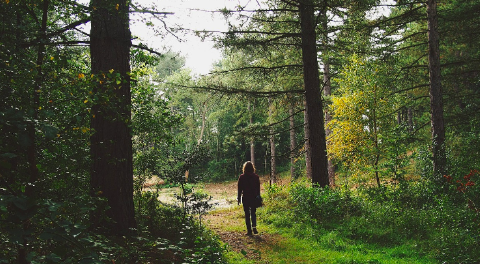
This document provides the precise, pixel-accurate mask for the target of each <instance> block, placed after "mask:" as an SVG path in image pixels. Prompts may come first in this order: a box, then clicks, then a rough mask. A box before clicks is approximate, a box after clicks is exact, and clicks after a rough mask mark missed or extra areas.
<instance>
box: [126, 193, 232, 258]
mask: <svg viewBox="0 0 480 264" xmlns="http://www.w3.org/2000/svg"><path fill="white" fill-rule="evenodd" d="M135 203H136V204H137V206H136V216H137V224H138V226H139V232H141V233H142V234H143V236H144V238H145V239H146V242H144V246H147V245H148V246H149V247H146V248H145V249H146V251H145V250H144V251H143V252H146V253H147V254H146V258H145V260H149V261H154V262H155V263H171V262H175V263H178V262H180V263H183V262H187V263H224V259H223V253H224V251H225V249H224V248H223V247H222V246H221V245H220V242H219V240H218V238H217V237H216V236H214V235H213V233H211V231H209V230H207V229H206V228H205V227H204V226H202V225H201V224H200V223H199V222H198V221H196V220H195V218H193V217H190V216H188V217H185V214H184V209H182V208H180V207H176V206H170V205H164V204H162V203H161V202H159V200H158V194H156V193H153V192H144V193H142V194H141V195H137V196H135Z"/></svg>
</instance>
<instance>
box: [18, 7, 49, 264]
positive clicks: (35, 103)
mask: <svg viewBox="0 0 480 264" xmlns="http://www.w3.org/2000/svg"><path fill="white" fill-rule="evenodd" d="M49 5H50V2H49V1H48V0H44V1H43V3H42V7H41V8H42V20H41V25H40V28H39V31H38V36H39V37H38V38H39V39H38V40H39V41H38V42H39V44H38V49H37V58H36V65H35V66H36V71H37V72H36V76H35V83H34V86H33V91H32V109H33V116H32V117H31V120H30V122H29V123H28V125H27V134H28V138H29V141H30V142H29V143H30V145H29V146H28V147H27V160H28V167H29V174H30V175H29V179H28V184H27V185H26V187H25V195H26V196H28V197H29V198H30V199H32V200H33V199H35V197H36V196H37V193H36V191H35V186H36V185H37V181H38V180H39V171H38V167H37V138H36V132H35V131H36V126H35V123H36V122H37V120H38V119H39V112H38V111H39V107H40V93H41V92H42V89H43V82H44V76H43V61H44V58H45V44H46V41H47V38H46V34H47V20H48V8H49ZM30 226H31V222H30V220H28V221H23V224H22V228H23V232H24V233H27V232H28V231H27V230H29V229H30V228H31V227H30ZM28 247H29V246H28V241H27V239H25V237H23V244H22V245H21V246H20V247H19V249H18V254H17V262H18V263H22V264H23V263H29V262H28V261H27V253H28Z"/></svg>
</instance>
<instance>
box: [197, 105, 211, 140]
mask: <svg viewBox="0 0 480 264" xmlns="http://www.w3.org/2000/svg"><path fill="white" fill-rule="evenodd" d="M207 110H208V109H207V102H204V103H203V109H202V127H201V129H200V136H199V137H198V140H197V146H198V145H200V143H202V138H203V134H204V133H205V122H206V118H207Z"/></svg>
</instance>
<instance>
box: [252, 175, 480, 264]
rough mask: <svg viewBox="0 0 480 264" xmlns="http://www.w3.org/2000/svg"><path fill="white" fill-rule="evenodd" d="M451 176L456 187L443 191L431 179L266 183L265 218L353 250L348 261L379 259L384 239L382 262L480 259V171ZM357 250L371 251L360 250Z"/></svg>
mask: <svg viewBox="0 0 480 264" xmlns="http://www.w3.org/2000/svg"><path fill="white" fill-rule="evenodd" d="M448 179H449V181H450V182H451V191H449V192H448V193H439V192H438V188H437V187H436V186H433V185H432V184H431V183H429V182H428V181H404V182H403V183H402V184H399V185H392V186H383V187H381V188H378V187H375V188H372V187H364V188H360V189H357V190H342V189H333V190H332V189H322V188H317V187H309V186H307V185H306V184H305V183H303V182H300V183H294V184H292V185H291V186H275V185H272V186H270V187H267V186H266V193H267V196H266V200H265V204H266V208H264V209H263V210H262V211H261V212H260V214H261V216H260V219H262V221H264V222H265V223H267V224H271V225H273V226H274V227H275V228H278V229H279V230H281V231H280V232H285V233H287V234H291V235H294V236H295V237H298V238H301V239H306V240H310V241H314V242H315V243H319V244H320V245H323V246H324V247H325V248H328V249H330V250H332V251H335V252H337V251H338V252H342V254H345V252H349V254H351V255H350V259H351V260H350V262H347V263H356V262H359V263H366V261H367V260H370V261H372V260H374V259H375V256H374V255H373V254H372V253H373V251H374V250H373V248H377V249H378V248H379V247H380V248H381V251H382V252H383V253H385V252H389V253H388V256H389V258H390V259H389V260H383V261H380V262H381V263H388V261H393V263H395V262H396V261H406V262H407V263H423V262H427V263H429V262H433V261H432V260H433V259H436V260H437V261H440V262H445V263H476V262H478V261H479V260H480V255H479V254H478V251H476V250H475V247H476V245H477V244H478V243H479V242H480V241H479V239H480V229H479V228H478V226H479V222H478V207H476V204H477V202H478V199H479V197H478V190H477V189H478V186H477V185H476V182H477V181H478V180H479V179H478V173H477V172H476V171H472V172H471V173H470V174H467V175H466V176H463V177H458V178H457V177H453V176H452V177H451V178H447V177H446V180H448ZM457 180H459V182H457ZM474 183H475V184H474ZM357 251H358V252H362V255H363V256H364V257H365V256H367V257H366V258H365V259H361V258H360V257H359V256H353V255H354V254H353V252H357ZM383 253H382V254H383ZM331 254H335V253H331ZM365 254H367V255H365ZM370 254H372V255H370ZM384 256H386V255H384ZM429 259H430V261H429ZM335 261H340V260H339V259H336V260H335ZM409 261H410V262H409ZM332 263H337V262H332ZM338 263H343V262H338ZM398 263H400V262H398Z"/></svg>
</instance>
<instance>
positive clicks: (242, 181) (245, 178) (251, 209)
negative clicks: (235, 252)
mask: <svg viewBox="0 0 480 264" xmlns="http://www.w3.org/2000/svg"><path fill="white" fill-rule="evenodd" d="M257 196H260V178H259V177H258V175H257V174H255V166H253V163H251V162H250V161H247V162H245V164H243V174H242V175H240V177H239V178H238V198H237V201H238V204H240V203H243V211H245V224H246V225H247V235H248V236H251V235H252V228H253V233H255V234H258V231H257V214H256V211H257V207H256V205H255V198H256V197H257ZM250 219H251V222H250Z"/></svg>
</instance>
